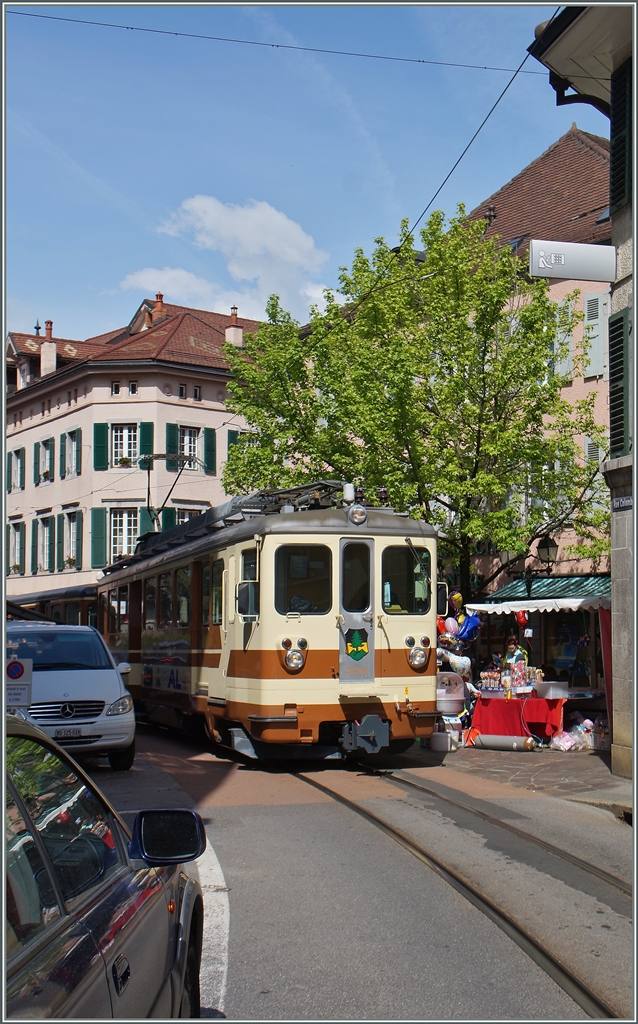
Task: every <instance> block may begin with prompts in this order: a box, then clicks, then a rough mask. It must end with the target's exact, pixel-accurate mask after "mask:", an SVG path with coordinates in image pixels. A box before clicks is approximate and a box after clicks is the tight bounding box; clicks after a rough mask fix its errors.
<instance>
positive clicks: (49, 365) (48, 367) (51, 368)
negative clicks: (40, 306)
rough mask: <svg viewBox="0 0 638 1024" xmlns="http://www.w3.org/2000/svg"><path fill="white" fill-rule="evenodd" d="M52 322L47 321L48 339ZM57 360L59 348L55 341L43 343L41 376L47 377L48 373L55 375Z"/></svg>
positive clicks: (41, 348) (41, 349)
mask: <svg viewBox="0 0 638 1024" xmlns="http://www.w3.org/2000/svg"><path fill="white" fill-rule="evenodd" d="M50 323H51V321H50V320H47V321H46V324H47V338H50V337H51V335H50V333H49V331H50V328H49V326H48V325H49V324H50ZM57 364H58V360H57V348H56V344H55V342H54V341H43V342H42V345H41V347H40V376H41V377H46V376H47V374H48V373H55V371H56V370H57V368H58V365H57Z"/></svg>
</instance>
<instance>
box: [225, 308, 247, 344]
mask: <svg viewBox="0 0 638 1024" xmlns="http://www.w3.org/2000/svg"><path fill="white" fill-rule="evenodd" d="M226 344H231V345H235V347H236V348H241V347H242V345H243V344H244V330H243V328H242V327H239V325H238V324H237V306H231V307H230V327H227V328H226Z"/></svg>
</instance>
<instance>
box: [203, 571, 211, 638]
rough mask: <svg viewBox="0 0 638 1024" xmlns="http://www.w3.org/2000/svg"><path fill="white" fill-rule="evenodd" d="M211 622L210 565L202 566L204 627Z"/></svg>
mask: <svg viewBox="0 0 638 1024" xmlns="http://www.w3.org/2000/svg"><path fill="white" fill-rule="evenodd" d="M209 622H210V565H208V563H207V564H206V565H204V566H202V626H204V628H206V626H208V624H209Z"/></svg>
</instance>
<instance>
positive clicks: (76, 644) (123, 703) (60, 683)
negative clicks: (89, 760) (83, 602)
mask: <svg viewBox="0 0 638 1024" xmlns="http://www.w3.org/2000/svg"><path fill="white" fill-rule="evenodd" d="M13 658H18V659H19V660H23V659H30V660H31V661H32V662H33V676H32V679H33V681H32V686H31V704H30V706H29V708H28V710H26V709H25V710H24V712H23V713H24V717H25V718H26V720H27V721H29V722H31V723H32V724H33V725H36V726H38V728H40V729H42V731H43V732H45V733H46V734H47V735H48V736H50V737H51V738H52V739H54V740H55V741H56V743H58V744H59V745H60V746H61V747H64V748H65V749H67V750H69V751H70V753H72V754H73V755H80V756H81V755H82V754H91V755H94V754H104V755H107V756H108V759H109V764H110V765H111V768H113V769H115V770H116V771H127V770H128V769H129V768H131V766H132V764H133V761H134V759H135V713H134V711H133V699H132V697H131V695H130V693H129V692H128V690H127V689H126V687H125V685H124V681H123V679H122V675H125V674H126V673H127V672H129V671H130V666H129V665H128V663H126V662H124V663H122V664H120V665H116V664H115V662H114V661H113V658H112V657H111V654H110V651H109V649H108V647H107V646H106V644H105V643H104V641H103V640H102V637H101V636H100V634H99V633H98V632H97V630H96V629H94V628H93V627H92V626H62V625H59V624H58V623H48V622H21V621H11V622H7V661H10V660H11V659H13Z"/></svg>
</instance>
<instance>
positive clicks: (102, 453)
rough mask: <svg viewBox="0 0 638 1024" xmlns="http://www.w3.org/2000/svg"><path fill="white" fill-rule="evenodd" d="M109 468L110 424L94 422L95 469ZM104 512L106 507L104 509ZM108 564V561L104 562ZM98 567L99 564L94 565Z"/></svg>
mask: <svg viewBox="0 0 638 1024" xmlns="http://www.w3.org/2000/svg"><path fill="white" fill-rule="evenodd" d="M108 468H109V425H108V423H94V424H93V469H108ZM102 511H103V512H104V511H105V509H102ZM103 564H104V565H106V562H104V563H103ZM93 568H94V569H95V568H98V566H93Z"/></svg>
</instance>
